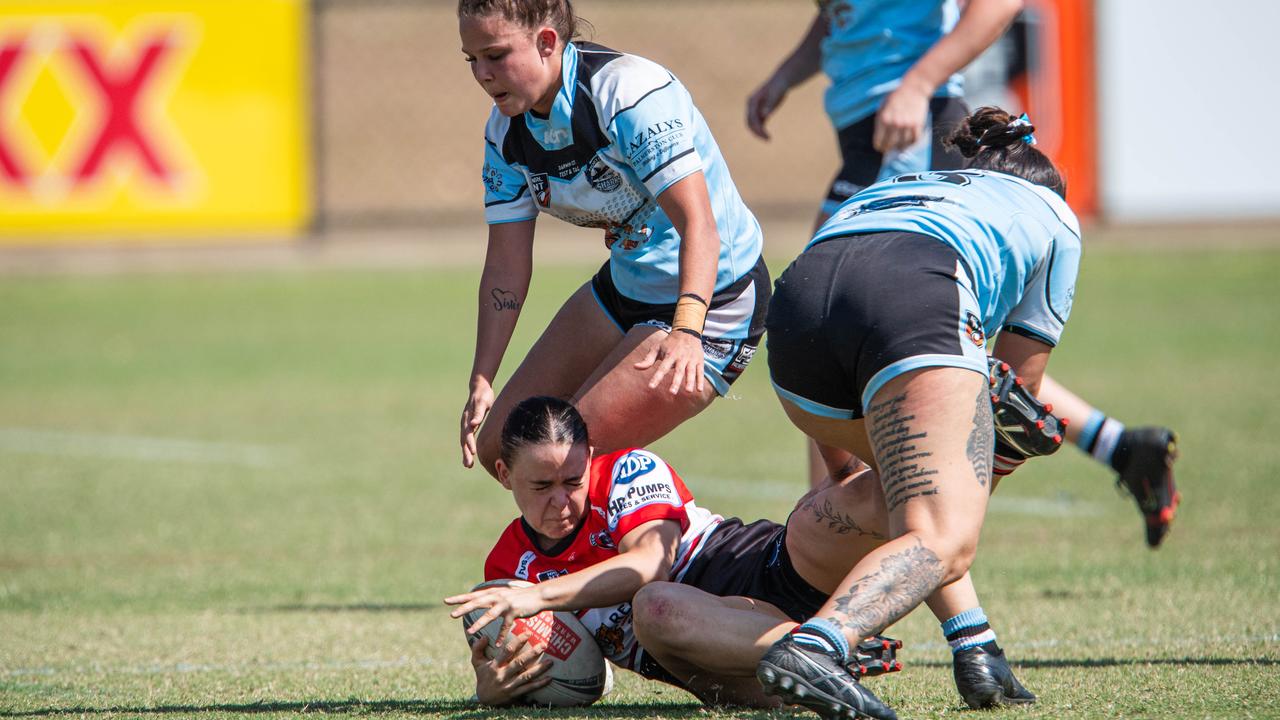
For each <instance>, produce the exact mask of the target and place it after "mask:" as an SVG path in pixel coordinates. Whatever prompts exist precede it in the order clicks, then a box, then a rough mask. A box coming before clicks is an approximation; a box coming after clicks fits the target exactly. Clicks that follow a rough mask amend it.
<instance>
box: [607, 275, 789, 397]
mask: <svg viewBox="0 0 1280 720" xmlns="http://www.w3.org/2000/svg"><path fill="white" fill-rule="evenodd" d="M591 291H592V292H593V293H594V294H595V296H596V301H597V302H598V303H600V308H601V309H602V310H604V312H605V314H606V315H608V316H609V319H611V320H613V322H614V324H615V325H617V326H618V329H620V330H622V332H624V333H625V332H627V331H628V330H630V329H631V328H633V327H635V326H637V325H654V326H656V327H660V328H663V329H665V330H670V329H671V321H672V319H674V318H675V314H676V304H675V303H657V304H655V303H646V302H640V301H639V300H633V299H631V298H629V297H626V296H624V295H623V294H621V293H619V292H618V288H617V286H616V285H614V284H613V275H612V273H611V272H610V268H609V263H608V261H606V262H605V264H604V265H602V266H601V267H600V271H599V272H597V273H596V274H595V277H593V278H591ZM771 295H772V290H771V288H770V282H769V268H767V267H765V264H764V258H763V257H761V258H760V259H758V260H756V264H755V266H753V267H752V268H751V270H749V271H748V272H747V273H746V274H745V275H743V276H742V277H740V278H738V279H737V280H735V281H734V282H733V284H731V285H729V287H726V288H725V289H723V290H721V291H719V292H717V293H716V294H715V295H712V296H711V307H710V308H709V309H708V310H707V321H706V324H705V325H704V326H703V331H702V357H703V372H704V373H705V374H706V376H707V379H709V380H710V381H711V384H712V385H713V386H714V387H715V389H716V392H717V393H719V394H721V395H724V394H725V393H727V392H729V386H730V385H732V384H733V381H734V380H737V379H738V376H739V375H741V374H742V371H743V370H745V369H746V368H747V363H750V362H751V358H752V357H754V356H755V354H756V347H757V346H759V345H760V336H761V335H764V316H765V313H766V312H767V311H768V308H769V298H770V296H771Z"/></svg>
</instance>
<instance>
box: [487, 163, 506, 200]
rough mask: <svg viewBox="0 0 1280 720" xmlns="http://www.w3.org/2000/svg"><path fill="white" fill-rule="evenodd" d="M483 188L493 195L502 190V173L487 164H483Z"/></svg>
mask: <svg viewBox="0 0 1280 720" xmlns="http://www.w3.org/2000/svg"><path fill="white" fill-rule="evenodd" d="M484 187H485V189H486V190H488V191H489V192H491V193H493V194H495V195H496V194H498V191H499V190H501V189H502V171H501V170H498V168H496V167H494V166H492V165H490V164H489V163H485V164H484Z"/></svg>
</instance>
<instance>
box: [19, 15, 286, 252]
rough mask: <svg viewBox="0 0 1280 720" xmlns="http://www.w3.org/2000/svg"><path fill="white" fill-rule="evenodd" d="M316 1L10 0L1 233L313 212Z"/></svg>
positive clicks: (73, 232)
mask: <svg viewBox="0 0 1280 720" xmlns="http://www.w3.org/2000/svg"><path fill="white" fill-rule="evenodd" d="M307 12H308V7H307V2H306V0H110V1H106V0H98V1H96V2H95V1H94V0H0V243H5V242H9V243H12V242H15V241H16V242H26V241H30V240H32V239H34V240H36V241H41V242H47V241H56V240H59V239H68V238H70V239H74V240H91V239H92V238H93V237H94V236H98V237H103V236H106V235H110V236H112V237H113V238H115V239H118V238H120V237H134V236H137V237H145V238H149V239H153V240H154V239H155V238H157V237H173V238H183V237H198V236H201V235H206V236H207V235H210V234H220V235H226V234H246V235H251V236H256V237H261V236H264V235H271V234H279V233H294V232H297V231H300V230H302V229H304V228H305V227H306V225H307V223H308V222H309V220H310V214H311V187H310V182H311V179H310V165H309V162H310V128H309V123H308V117H309V112H308V92H307V90H308V82H309V80H308V77H307V68H308V65H309V62H308V52H309V50H308V35H307V33H308V17H307Z"/></svg>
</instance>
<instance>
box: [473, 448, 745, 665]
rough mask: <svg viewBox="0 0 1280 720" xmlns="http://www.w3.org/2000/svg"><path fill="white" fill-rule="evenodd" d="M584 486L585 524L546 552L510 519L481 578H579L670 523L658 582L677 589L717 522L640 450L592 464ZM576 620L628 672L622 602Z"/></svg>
mask: <svg viewBox="0 0 1280 720" xmlns="http://www.w3.org/2000/svg"><path fill="white" fill-rule="evenodd" d="M586 484H587V508H586V513H585V519H584V520H582V521H581V523H580V524H579V525H577V527H575V528H574V529H573V530H572V531H571V532H570V533H569V534H568V535H567V536H565V537H564V538H558V539H554V541H553V542H552V543H550V544H549V545H546V544H545V543H546V539H547V536H546V535H541V534H540V533H539V532H538V529H537V528H535V527H533V526H532V525H531V524H530V523H529V521H528V520H526V519H525V518H524V517H519V518H516V519H515V520H512V521H511V524H510V525H509V526H507V529H506V531H504V532H503V533H502V536H501V537H500V538H498V542H497V544H496V545H494V547H493V550H491V551H490V552H489V558H488V559H487V560H486V561H485V564H484V579H485V580H497V579H503V578H518V579H520V580H528V581H529V582H535V583H541V582H545V581H547V580H551V579H553V578H558V577H561V576H566V575H570V574H572V573H580V572H581V571H583V570H586V569H587V568H591V567H593V566H594V567H599V566H600V563H603V562H605V561H607V560H610V559H612V558H615V557H617V556H618V555H619V552H620V551H619V546H625V545H624V543H627V542H628V536H629V535H630V534H631V533H632V532H633V531H635V530H636V529H637V528H641V527H645V526H646V525H649V524H650V523H655V522H662V521H672V523H673V524H675V525H678V526H679V530H680V536H679V540H678V542H677V545H676V548H675V559H674V561H672V562H671V564H670V568H669V569H667V570H666V572H665V574H664V576H663V577H660V578H658V579H662V580H671V581H674V582H679V581H680V579H681V578H682V577H684V574H685V570H687V569H688V568H689V563H690V561H691V560H693V558H694V557H695V556H696V555H697V554H698V551H699V550H701V549H702V544H703V540H704V539H705V538H706V537H707V535H709V534H710V533H711V531H712V530H714V529H715V528H716V526H717V525H719V524H720V522H721V521H722V520H723V518H722V517H720V516H719V515H715V514H712V513H710V512H708V511H707V510H705V509H704V508H700V507H698V505H697V504H696V503H695V502H694V500H693V494H692V493H690V492H689V489H688V488H687V487H685V484H684V482H683V481H682V480H681V479H680V476H679V475H677V474H676V472H675V471H674V470H672V469H671V466H669V465H667V464H666V463H665V462H663V460H662V459H661V458H659V457H658V456H657V455H654V454H653V453H651V452H649V451H648V450H641V449H639V448H631V449H627V450H619V451H617V452H613V453H609V454H608V455H601V456H599V457H595V458H592V459H591V461H590V463H589V469H588V471H587V478H586ZM649 527H652V526H651V525H650V526H649ZM579 577H582V576H581V575H580V576H579ZM577 615H578V619H580V620H581V621H582V624H583V625H585V626H586V628H587V629H588V630H590V631H591V632H592V634H594V635H595V638H596V642H597V644H599V645H600V649H601V651H602V652H603V653H604V656H605V657H606V658H608V659H609V660H611V661H612V662H613V663H615V664H616V665H618V666H619V667H623V668H627V669H634V665H635V661H636V654H637V651H638V649H639V648H638V646H637V645H636V640H635V634H634V633H633V632H632V629H631V602H630V598H629V597H628V598H627V599H626V600H625V601H623V602H619V603H615V604H611V605H608V606H603V607H593V608H587V609H583V610H579V611H578V612H577Z"/></svg>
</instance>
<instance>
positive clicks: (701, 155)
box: [484, 43, 763, 303]
mask: <svg viewBox="0 0 1280 720" xmlns="http://www.w3.org/2000/svg"><path fill="white" fill-rule="evenodd" d="M561 72H562V74H563V80H564V86H563V87H562V88H561V89H560V92H559V93H558V94H557V95H556V98H555V102H554V105H553V107H552V110H551V113H550V115H549V116H548V117H546V118H539V117H537V116H536V115H534V114H533V113H531V112H526V113H524V114H523V115H520V116H517V117H512V118H508V117H506V116H504V115H502V113H500V112H498V109H497V108H494V109H493V112H492V113H491V114H490V116H489V122H488V124H487V125H486V127H485V163H484V184H485V219H486V220H487V221H488V222H489V223H490V224H494V223H504V222H516V221H520V220H529V219H532V218H534V217H536V216H537V214H538V213H539V212H545V213H548V214H551V215H554V216H556V217H558V218H560V219H561V220H565V221H566V222H570V223H573V224H574V225H580V226H584V227H597V228H601V229H603V230H604V231H605V244H606V245H607V246H608V247H609V250H610V252H611V256H610V257H611V263H610V266H611V272H612V275H613V281H614V284H615V285H617V287H618V290H619V292H621V293H622V294H623V295H625V296H626V297H629V298H632V299H634V300H639V301H641V302H648V303H671V302H675V299H676V296H677V295H678V294H679V292H680V291H679V274H680V269H679V253H680V236H679V234H678V233H677V232H676V230H675V228H674V227H673V226H672V224H671V220H670V218H668V217H667V215H666V213H665V212H663V211H662V208H661V207H659V206H658V204H657V201H656V198H657V197H658V196H659V195H660V194H662V192H663V191H664V190H666V189H667V188H668V187H670V186H671V185H672V184H674V183H675V182H677V181H678V180H681V179H683V178H685V177H688V176H689V175H692V174H693V173H695V172H697V171H699V170H701V171H702V173H703V175H704V176H705V177H706V182H707V190H708V192H709V194H710V196H711V210H712V212H713V214H714V215H715V219H716V228H717V229H718V230H719V233H720V263H719V268H718V270H717V272H716V290H721V289H723V288H725V287H728V286H729V285H730V284H732V283H733V282H734V281H735V280H737V279H739V278H740V277H742V276H743V275H745V274H746V273H747V272H749V271H750V270H751V268H752V267H753V266H754V265H755V263H756V260H757V259H759V257H760V252H761V249H762V246H763V236H762V234H761V232H760V225H759V223H758V222H757V221H756V218H755V216H754V215H752V214H751V211H750V210H748V209H747V206H746V205H744V204H743V202H742V198H741V197H740V196H739V195H738V189H737V187H735V186H734V184H733V179H732V178H730V177H729V169H728V167H727V166H726V165H725V161H724V158H723V157H722V156H721V155H720V148H719V147H717V146H716V142H715V139H714V138H712V137H711V131H710V130H709V129H708V128H707V123H706V121H705V120H703V118H702V114H701V113H700V112H698V109H697V108H696V107H694V104H693V98H692V97H690V95H689V92H688V91H687V90H686V89H685V87H684V86H683V85H682V84H680V81H679V80H677V79H676V78H675V77H674V76H673V75H672V74H671V73H670V72H668V71H667V70H666V69H664V68H663V67H662V66H660V65H658V64H656V63H653V62H651V61H649V60H645V59H644V58H640V57H636V56H635V55H627V54H624V53H620V52H617V51H614V50H610V49H608V48H605V47H601V46H600V45H595V44H593V43H570V44H569V45H568V46H567V47H566V48H565V51H564V56H563V68H562V71H561Z"/></svg>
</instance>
